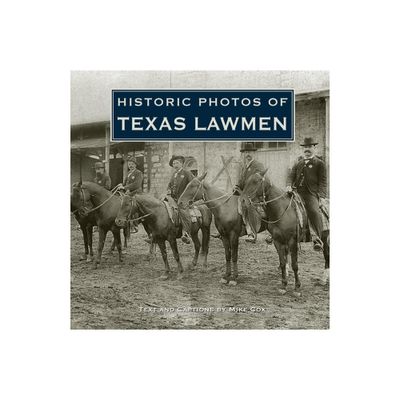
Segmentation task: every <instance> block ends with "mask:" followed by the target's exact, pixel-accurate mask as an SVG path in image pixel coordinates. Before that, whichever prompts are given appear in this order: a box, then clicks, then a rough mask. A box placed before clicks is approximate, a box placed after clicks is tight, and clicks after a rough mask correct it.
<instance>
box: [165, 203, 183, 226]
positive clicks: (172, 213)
mask: <svg viewBox="0 0 400 400" xmlns="http://www.w3.org/2000/svg"><path fill="white" fill-rule="evenodd" d="M163 203H164V206H165V208H166V209H167V213H168V216H169V219H170V220H171V222H172V223H173V224H174V225H175V226H177V227H178V226H179V225H180V224H179V213H178V206H177V205H176V203H175V201H173V205H171V204H170V202H169V201H167V200H163Z"/></svg>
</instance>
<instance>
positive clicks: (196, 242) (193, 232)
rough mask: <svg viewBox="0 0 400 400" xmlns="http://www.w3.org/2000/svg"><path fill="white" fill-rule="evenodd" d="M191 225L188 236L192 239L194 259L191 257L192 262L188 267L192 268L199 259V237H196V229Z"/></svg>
mask: <svg viewBox="0 0 400 400" xmlns="http://www.w3.org/2000/svg"><path fill="white" fill-rule="evenodd" d="M193 225H194V224H192V229H191V232H190V236H191V237H192V240H193V245H194V257H193V260H192V262H191V263H190V267H192V268H193V267H195V266H196V265H197V260H198V259H199V252H200V240H199V235H198V227H196V226H193ZM196 229H197V230H196Z"/></svg>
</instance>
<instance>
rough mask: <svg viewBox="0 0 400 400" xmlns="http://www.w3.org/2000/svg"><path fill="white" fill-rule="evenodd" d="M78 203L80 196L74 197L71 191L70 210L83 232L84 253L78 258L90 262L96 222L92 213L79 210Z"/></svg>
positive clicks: (79, 202)
mask: <svg viewBox="0 0 400 400" xmlns="http://www.w3.org/2000/svg"><path fill="white" fill-rule="evenodd" d="M80 205H81V200H80V197H76V195H75V194H74V191H73V193H72V194H71V212H72V214H74V217H75V219H76V220H77V221H78V224H79V226H80V228H81V231H82V234H83V244H84V246H85V254H84V255H83V256H81V257H80V259H79V260H80V261H84V260H86V261H88V262H90V261H92V260H93V247H92V239H93V226H96V224H97V223H96V219H95V217H94V213H91V214H87V215H84V214H83V213H80V212H79V211H80Z"/></svg>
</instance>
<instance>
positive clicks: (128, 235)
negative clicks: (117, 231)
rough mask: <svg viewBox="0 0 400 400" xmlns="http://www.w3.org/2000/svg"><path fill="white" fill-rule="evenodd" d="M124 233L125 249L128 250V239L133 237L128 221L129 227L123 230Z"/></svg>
mask: <svg viewBox="0 0 400 400" xmlns="http://www.w3.org/2000/svg"><path fill="white" fill-rule="evenodd" d="M123 232H124V248H125V249H126V248H128V239H130V237H131V230H130V227H129V221H128V226H127V227H125V228H123Z"/></svg>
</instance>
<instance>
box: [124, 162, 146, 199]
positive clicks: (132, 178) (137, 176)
mask: <svg viewBox="0 0 400 400" xmlns="http://www.w3.org/2000/svg"><path fill="white" fill-rule="evenodd" d="M127 162H128V174H127V176H126V178H125V179H124V182H123V183H122V189H125V190H127V191H128V193H129V194H131V195H133V194H137V193H142V191H143V189H142V188H143V174H142V171H140V170H138V169H137V161H136V160H135V159H134V158H133V157H132V158H128V160H127Z"/></svg>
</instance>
